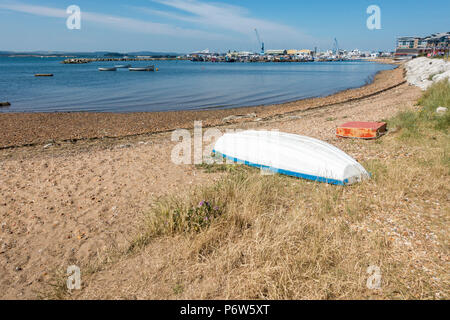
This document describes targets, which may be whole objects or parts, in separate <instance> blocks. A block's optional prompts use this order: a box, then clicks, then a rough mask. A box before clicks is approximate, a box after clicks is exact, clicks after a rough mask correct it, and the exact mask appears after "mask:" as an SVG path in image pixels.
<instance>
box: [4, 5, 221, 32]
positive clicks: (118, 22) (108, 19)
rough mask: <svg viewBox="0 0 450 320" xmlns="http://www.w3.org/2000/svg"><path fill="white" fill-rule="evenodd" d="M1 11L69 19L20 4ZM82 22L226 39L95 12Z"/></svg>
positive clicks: (56, 12) (48, 9) (60, 13)
mask: <svg viewBox="0 0 450 320" xmlns="http://www.w3.org/2000/svg"><path fill="white" fill-rule="evenodd" d="M0 9H5V10H10V11H15V12H22V13H28V14H32V15H37V16H44V17H52V18H64V19H66V18H67V17H68V14H67V13H66V10H65V9H59V8H52V7H45V6H37V5H29V4H24V3H18V2H10V3H0ZM82 20H83V21H91V22H96V23H100V24H103V25H108V26H111V27H116V28H120V29H125V30H132V31H135V32H142V33H149V34H156V35H167V36H177V37H196V38H202V39H220V38H225V37H223V36H222V35H220V34H216V33H212V32H207V31H203V30H197V29H190V28H181V27H177V26H175V25H170V24H164V23H155V22H151V21H144V20H138V19H133V18H127V17H120V16H112V15H106V14H100V13H94V12H85V11H82Z"/></svg>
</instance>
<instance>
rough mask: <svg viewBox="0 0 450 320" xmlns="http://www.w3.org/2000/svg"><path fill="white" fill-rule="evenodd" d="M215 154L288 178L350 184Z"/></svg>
mask: <svg viewBox="0 0 450 320" xmlns="http://www.w3.org/2000/svg"><path fill="white" fill-rule="evenodd" d="M213 153H214V154H216V155H218V156H219V157H220V156H222V157H224V158H226V159H229V160H232V161H233V162H236V163H239V164H245V165H247V166H250V167H255V168H258V169H265V170H269V171H272V172H275V173H278V174H282V175H286V176H291V177H296V178H301V179H306V180H311V181H317V182H323V183H328V184H334V185H338V186H345V185H346V184H348V179H346V180H344V181H341V180H334V179H329V178H324V177H319V176H311V175H309V174H304V173H299V172H294V171H289V170H283V169H277V168H274V167H269V166H264V165H262V164H256V163H253V162H249V161H244V160H241V159H238V158H233V157H229V156H227V155H225V154H222V153H220V152H216V150H213Z"/></svg>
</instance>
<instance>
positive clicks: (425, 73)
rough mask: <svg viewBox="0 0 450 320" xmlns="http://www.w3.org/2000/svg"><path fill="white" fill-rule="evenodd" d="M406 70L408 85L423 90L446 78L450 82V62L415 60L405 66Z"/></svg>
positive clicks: (425, 59) (426, 59) (427, 59)
mask: <svg viewBox="0 0 450 320" xmlns="http://www.w3.org/2000/svg"><path fill="white" fill-rule="evenodd" d="M405 69H406V80H407V81H408V83H409V84H412V85H414V86H417V87H419V88H421V89H422V90H426V89H428V88H429V87H430V86H431V85H432V84H433V83H436V82H439V81H441V80H444V79H446V78H448V81H450V62H448V61H445V60H443V59H429V58H417V59H413V60H411V61H409V62H408V63H406V64H405Z"/></svg>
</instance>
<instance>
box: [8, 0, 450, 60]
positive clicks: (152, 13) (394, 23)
mask: <svg viewBox="0 0 450 320" xmlns="http://www.w3.org/2000/svg"><path fill="white" fill-rule="evenodd" d="M71 5H76V6H78V7H79V8H80V9H81V25H80V27H81V28H80V29H69V28H67V25H66V21H67V19H68V18H69V15H70V14H68V13H67V12H66V10H67V8H68V7H69V6H71ZM371 5H377V6H378V7H379V8H380V13H381V17H380V21H381V29H375V30H369V29H368V27H367V23H366V21H367V19H368V18H369V17H370V16H371V14H368V13H367V8H368V7H369V6H371ZM449 12H450V1H448V0H434V1H433V2H432V5H431V4H430V2H428V1H423V0H420V1H417V0H394V1H392V0H340V1H336V0H319V1H314V0H308V1H304V0H282V1H280V0H278V1H275V0H271V1H269V0H240V1H239V0H228V1H224V0H214V1H209V0H129V1H118V0H96V1H92V0H69V1H66V0H39V1H32V0H20V1H16V0H0V50H1V51H37V50H41V51H72V52H74V51H77V52H83V51H115V52H124V53H125V52H133V51H157V52H178V53H189V52H193V51H198V50H204V49H209V50H210V51H214V52H227V51H228V50H240V51H255V52H257V51H259V44H258V40H257V36H256V33H255V28H256V29H257V30H258V32H259V34H260V37H261V40H262V41H263V42H264V43H265V46H266V49H314V48H315V47H317V48H318V49H319V50H328V49H332V48H333V41H334V39H335V38H336V39H337V40H338V43H339V47H340V48H344V49H349V50H352V49H356V48H357V49H360V50H368V51H386V50H388V51H391V50H393V49H394V47H395V42H396V37H398V36H413V35H417V36H426V35H429V34H431V33H437V32H447V31H450V18H449Z"/></svg>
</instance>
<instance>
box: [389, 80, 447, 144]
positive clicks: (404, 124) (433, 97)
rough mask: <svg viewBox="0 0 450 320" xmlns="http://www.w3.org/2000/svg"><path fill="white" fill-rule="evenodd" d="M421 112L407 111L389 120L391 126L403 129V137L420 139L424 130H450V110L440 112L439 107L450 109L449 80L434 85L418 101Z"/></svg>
mask: <svg viewBox="0 0 450 320" xmlns="http://www.w3.org/2000/svg"><path fill="white" fill-rule="evenodd" d="M418 104H419V105H420V106H421V107H422V108H421V110H420V112H415V111H405V112H401V113H399V114H398V115H397V116H396V117H394V118H393V119H391V120H389V121H388V122H389V127H390V128H397V129H398V130H401V131H402V134H401V137H402V138H415V139H419V138H420V136H421V135H422V134H423V132H424V130H430V129H436V130H439V131H443V132H445V133H447V132H448V129H449V125H450V112H446V113H444V114H438V113H437V112H436V109H437V108H438V107H447V108H449V109H450V83H449V82H448V81H447V80H443V81H440V82H438V83H435V84H434V85H432V86H431V87H430V88H429V89H428V90H427V91H426V92H425V93H424V95H423V96H422V98H421V99H420V100H419V101H418Z"/></svg>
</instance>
